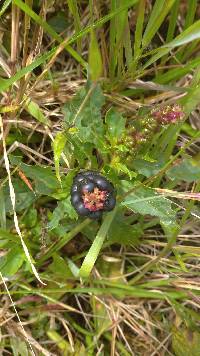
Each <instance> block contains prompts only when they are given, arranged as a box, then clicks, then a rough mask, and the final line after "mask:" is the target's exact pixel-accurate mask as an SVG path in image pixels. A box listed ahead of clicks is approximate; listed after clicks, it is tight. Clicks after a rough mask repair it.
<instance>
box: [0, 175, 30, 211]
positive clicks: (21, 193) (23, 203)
mask: <svg viewBox="0 0 200 356" xmlns="http://www.w3.org/2000/svg"><path fill="white" fill-rule="evenodd" d="M12 182H13V186H14V190H15V196H16V206H15V209H16V211H17V212H19V211H23V210H24V209H26V208H28V207H29V206H30V205H31V204H32V203H33V202H34V201H35V200H36V196H35V195H34V193H33V192H32V191H31V190H30V189H29V188H28V187H27V186H26V184H25V183H24V182H23V181H22V180H21V179H18V178H14V179H13V180H12ZM3 193H4V198H5V209H6V212H10V213H11V212H12V204H11V200H10V190H9V186H8V184H6V185H5V187H4V188H3Z"/></svg>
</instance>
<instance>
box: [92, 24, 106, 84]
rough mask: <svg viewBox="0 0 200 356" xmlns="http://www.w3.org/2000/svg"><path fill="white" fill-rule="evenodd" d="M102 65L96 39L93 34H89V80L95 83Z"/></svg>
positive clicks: (100, 73)
mask: <svg viewBox="0 0 200 356" xmlns="http://www.w3.org/2000/svg"><path fill="white" fill-rule="evenodd" d="M102 71H103V65H102V58H101V52H100V49H99V45H98V42H97V39H96V35H95V32H94V31H93V30H91V32H90V48H89V76H90V79H91V80H92V81H94V82H96V81H97V80H98V79H99V78H100V77H101V75H102Z"/></svg>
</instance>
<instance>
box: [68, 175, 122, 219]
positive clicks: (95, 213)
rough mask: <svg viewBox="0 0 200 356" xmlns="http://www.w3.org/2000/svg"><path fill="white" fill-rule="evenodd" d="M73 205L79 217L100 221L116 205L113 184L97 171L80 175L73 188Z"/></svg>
mask: <svg viewBox="0 0 200 356" xmlns="http://www.w3.org/2000/svg"><path fill="white" fill-rule="evenodd" d="M71 203H72V205H73V207H74V209H75V210H76V212H77V214H78V215H81V216H86V217H89V218H90V219H99V218H101V216H102V213H103V212H105V211H111V210H112V209H113V208H114V207H115V204H116V194H115V190H114V187H113V185H112V183H110V182H109V181H108V180H107V179H106V178H105V177H104V176H102V175H101V174H99V173H98V172H95V171H85V172H80V173H78V174H77V175H76V176H75V177H74V180H73V184H72V187H71Z"/></svg>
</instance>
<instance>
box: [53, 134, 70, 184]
mask: <svg viewBox="0 0 200 356" xmlns="http://www.w3.org/2000/svg"><path fill="white" fill-rule="evenodd" d="M66 141H67V136H66V134H65V133H64V132H58V133H57V135H56V137H55V140H54V141H53V152H54V162H55V169H56V177H57V178H58V180H59V182H60V183H61V179H60V170H59V164H60V157H61V154H62V152H63V150H64V148H65V144H66Z"/></svg>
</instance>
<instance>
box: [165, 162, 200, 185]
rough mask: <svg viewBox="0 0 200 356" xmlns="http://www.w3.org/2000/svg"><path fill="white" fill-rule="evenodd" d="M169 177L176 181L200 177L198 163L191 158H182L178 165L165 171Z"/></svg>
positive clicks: (189, 180) (191, 180)
mask: <svg viewBox="0 0 200 356" xmlns="http://www.w3.org/2000/svg"><path fill="white" fill-rule="evenodd" d="M166 174H167V176H168V177H169V178H170V179H173V180H174V179H176V180H178V181H186V182H194V181H196V180H198V179H200V165H199V163H197V162H195V161H194V160H192V159H189V158H186V159H183V160H182V161H181V162H180V163H179V164H178V165H175V166H174V167H172V168H170V169H169V170H168V171H167V173H166Z"/></svg>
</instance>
